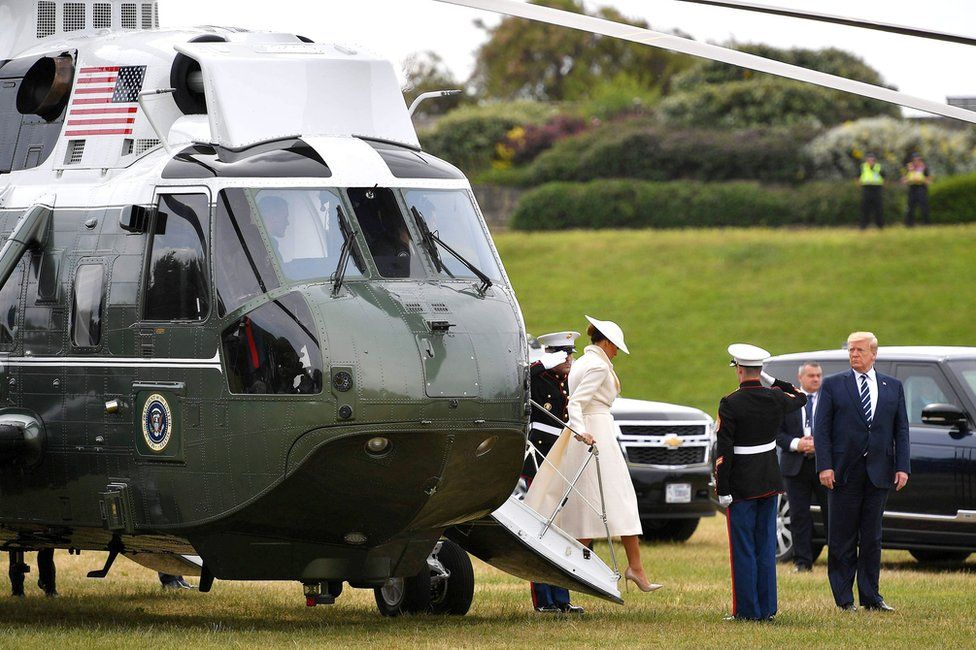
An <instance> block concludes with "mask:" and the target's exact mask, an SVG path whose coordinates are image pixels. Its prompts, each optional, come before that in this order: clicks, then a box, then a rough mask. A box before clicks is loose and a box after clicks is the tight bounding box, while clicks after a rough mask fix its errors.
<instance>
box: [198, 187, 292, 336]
mask: <svg viewBox="0 0 976 650" xmlns="http://www.w3.org/2000/svg"><path fill="white" fill-rule="evenodd" d="M214 219H215V221H216V223H215V224H214V283H215V284H216V285H217V312H218V313H219V314H220V316H221V318H223V317H224V316H226V315H227V314H229V313H230V312H232V311H234V310H235V309H237V308H238V307H240V306H241V305H243V304H244V303H246V302H247V301H248V300H251V299H252V298H255V297H257V296H260V295H262V294H264V293H267V292H269V291H273V290H274V289H277V288H278V275H277V274H276V273H275V269H274V265H272V263H271V258H270V256H269V255H268V253H267V251H266V250H265V246H264V240H263V239H262V238H261V230H260V227H259V226H258V222H259V221H260V218H259V217H258V214H257V211H256V210H254V209H252V207H251V200H250V196H249V195H248V192H247V190H241V189H227V190H223V191H222V192H221V193H220V195H219V196H218V197H217V211H216V214H215V217H214Z"/></svg>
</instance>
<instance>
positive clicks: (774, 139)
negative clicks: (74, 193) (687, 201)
mask: <svg viewBox="0 0 976 650" xmlns="http://www.w3.org/2000/svg"><path fill="white" fill-rule="evenodd" d="M811 137H812V133H811V132H810V131H808V130H805V129H745V130H740V131H718V130H702V129H698V130H673V129H665V128H662V127H660V126H655V125H654V123H653V122H650V121H648V120H643V121H632V122H623V123H611V124H607V125H604V126H602V127H600V128H599V129H596V130H593V131H590V132H588V133H585V134H583V135H579V136H575V137H571V138H566V139H564V140H561V141H559V142H557V143H556V144H555V146H553V147H552V148H551V149H549V150H548V151H545V152H543V153H542V154H541V155H540V156H539V157H537V158H536V159H535V161H534V162H533V163H532V164H531V165H530V166H529V167H528V168H527V169H526V170H525V171H524V173H522V174H520V175H519V176H517V177H514V178H513V177H509V180H517V181H520V184H522V185H541V184H543V183H547V182H552V181H579V182H583V181H590V180H595V179H599V178H637V179H642V180H653V181H668V180H678V179H694V180H701V181H727V180H758V181H763V182H767V183H794V182H797V181H799V180H802V179H803V178H804V177H805V175H806V169H805V165H806V162H805V161H806V159H805V156H804V154H803V146H802V145H803V143H804V142H806V141H807V140H809V139H810V138H811Z"/></svg>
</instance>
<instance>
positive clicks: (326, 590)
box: [302, 580, 342, 607]
mask: <svg viewBox="0 0 976 650" xmlns="http://www.w3.org/2000/svg"><path fill="white" fill-rule="evenodd" d="M302 584H303V587H304V589H305V606H306V607H315V606H316V605H334V604H335V601H336V598H338V597H339V596H340V595H341V594H342V582H340V581H338V580H330V581H328V582H305V583H302Z"/></svg>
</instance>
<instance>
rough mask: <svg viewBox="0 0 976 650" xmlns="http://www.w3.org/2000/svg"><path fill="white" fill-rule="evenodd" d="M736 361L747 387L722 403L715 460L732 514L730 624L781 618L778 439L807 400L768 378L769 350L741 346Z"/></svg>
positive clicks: (722, 497) (722, 499)
mask: <svg viewBox="0 0 976 650" xmlns="http://www.w3.org/2000/svg"><path fill="white" fill-rule="evenodd" d="M729 354H731V355H732V362H731V364H730V365H732V366H735V367H736V374H737V375H738V376H739V381H740V384H739V389H738V390H737V391H735V392H734V393H732V394H730V395H727V396H726V397H723V398H722V401H721V402H720V403H719V408H718V415H719V428H718V452H717V458H716V459H715V479H716V490H717V492H718V498H719V503H720V504H721V505H722V506H723V507H726V508H728V517H727V519H728V529H729V547H730V557H731V563H732V615H731V616H730V617H729V618H734V619H742V620H752V621H765V620H771V619H772V618H773V617H774V616H775V615H776V504H777V500H778V499H777V497H778V495H779V494H780V492H782V489H783V479H782V477H781V476H780V472H779V463H778V461H777V459H776V433H777V431H778V430H779V427H780V425H781V424H782V422H783V418H784V417H785V416H786V414H787V413H792V412H793V411H796V410H798V409H801V408H803V405H804V404H806V401H807V399H806V395H804V394H803V393H802V392H800V391H798V390H797V389H796V388H794V387H793V385H792V384H790V383H787V382H785V381H779V380H776V379H773V378H772V377H769V376H768V375H765V374H763V373H762V364H763V361H765V360H766V359H767V358H769V353H768V352H766V351H765V350H763V349H762V348H757V347H756V346H754V345H747V344H744V343H737V344H735V345H731V346H729ZM767 386H768V387H767Z"/></svg>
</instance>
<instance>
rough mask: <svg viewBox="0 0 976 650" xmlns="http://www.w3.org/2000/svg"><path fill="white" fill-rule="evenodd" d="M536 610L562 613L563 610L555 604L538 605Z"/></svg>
mask: <svg viewBox="0 0 976 650" xmlns="http://www.w3.org/2000/svg"><path fill="white" fill-rule="evenodd" d="M535 611H537V612H539V613H540V614H560V613H562V611H563V610H561V609H559V608H558V607H556V606H555V605H543V606H542V607H536V608H535Z"/></svg>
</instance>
